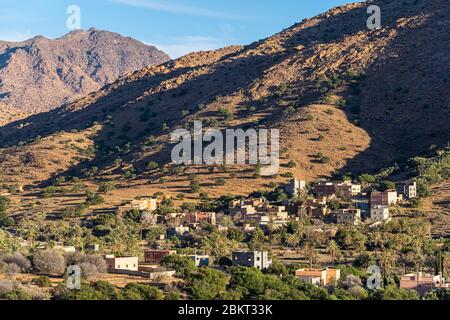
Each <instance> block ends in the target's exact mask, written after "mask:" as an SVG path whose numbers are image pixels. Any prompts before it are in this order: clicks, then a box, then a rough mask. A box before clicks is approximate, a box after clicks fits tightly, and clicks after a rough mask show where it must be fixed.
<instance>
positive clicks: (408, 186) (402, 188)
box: [395, 181, 417, 199]
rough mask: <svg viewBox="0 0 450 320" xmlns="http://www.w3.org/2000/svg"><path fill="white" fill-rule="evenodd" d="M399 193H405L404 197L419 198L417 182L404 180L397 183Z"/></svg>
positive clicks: (396, 187)
mask: <svg viewBox="0 0 450 320" xmlns="http://www.w3.org/2000/svg"><path fill="white" fill-rule="evenodd" d="M395 189H396V190H397V193H398V194H401V195H403V198H404V199H412V198H417V182H416V181H403V182H399V183H396V184H395Z"/></svg>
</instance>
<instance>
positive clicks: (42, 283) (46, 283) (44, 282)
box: [31, 276, 52, 288]
mask: <svg viewBox="0 0 450 320" xmlns="http://www.w3.org/2000/svg"><path fill="white" fill-rule="evenodd" d="M31 282H32V283H33V284H35V285H37V286H38V287H41V288H48V287H51V286H52V282H51V281H50V278H49V277H47V276H41V277H37V278H34V279H33V280H31Z"/></svg>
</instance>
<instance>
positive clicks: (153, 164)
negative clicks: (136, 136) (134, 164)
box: [147, 161, 159, 171]
mask: <svg viewBox="0 0 450 320" xmlns="http://www.w3.org/2000/svg"><path fill="white" fill-rule="evenodd" d="M158 168H159V163H158V162H156V161H150V162H149V163H148V164H147V169H148V170H151V171H153V170H156V169H158Z"/></svg>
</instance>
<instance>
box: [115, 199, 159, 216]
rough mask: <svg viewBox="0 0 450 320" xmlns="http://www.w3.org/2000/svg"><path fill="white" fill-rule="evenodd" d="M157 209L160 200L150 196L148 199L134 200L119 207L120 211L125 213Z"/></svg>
mask: <svg viewBox="0 0 450 320" xmlns="http://www.w3.org/2000/svg"><path fill="white" fill-rule="evenodd" d="M156 209H158V200H157V199H153V198H148V199H140V200H133V201H131V202H130V203H128V204H125V205H123V206H120V207H119V208H118V213H119V214H123V213H125V212H128V211H132V210H140V211H149V212H153V211H155V210H156Z"/></svg>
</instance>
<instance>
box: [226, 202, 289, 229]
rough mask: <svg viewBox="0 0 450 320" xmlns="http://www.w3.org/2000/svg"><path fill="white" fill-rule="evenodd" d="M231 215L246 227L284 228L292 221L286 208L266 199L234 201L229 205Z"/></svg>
mask: <svg viewBox="0 0 450 320" xmlns="http://www.w3.org/2000/svg"><path fill="white" fill-rule="evenodd" d="M229 215H230V217H231V218H232V219H233V220H234V221H242V222H243V223H244V224H245V225H260V226H267V225H269V224H272V225H273V226H283V225H285V224H286V223H287V222H288V221H289V219H290V217H289V213H288V211H287V210H286V206H282V205H271V204H270V203H269V202H268V201H267V200H266V199H265V198H257V199H244V200H233V201H231V202H230V204H229ZM247 228H248V226H247Z"/></svg>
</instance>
